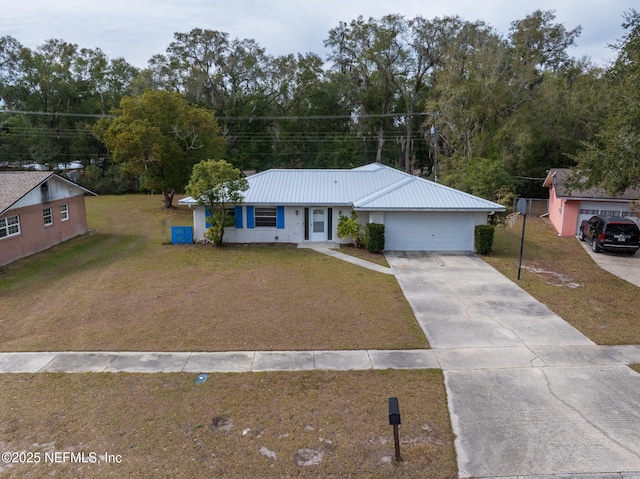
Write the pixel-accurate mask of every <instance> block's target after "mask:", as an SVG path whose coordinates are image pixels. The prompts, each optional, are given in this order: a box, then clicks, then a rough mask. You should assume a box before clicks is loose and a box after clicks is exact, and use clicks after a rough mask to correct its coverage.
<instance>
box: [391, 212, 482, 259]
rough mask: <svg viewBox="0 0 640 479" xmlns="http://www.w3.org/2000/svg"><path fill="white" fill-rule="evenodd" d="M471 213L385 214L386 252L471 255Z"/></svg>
mask: <svg viewBox="0 0 640 479" xmlns="http://www.w3.org/2000/svg"><path fill="white" fill-rule="evenodd" d="M474 218H475V215H474V213H469V212H461V213H456V212H446V213H434V212H429V213H420V212H386V213H385V214H384V225H385V227H384V234H385V249H387V250H389V251H473V250H474V244H473V243H474V238H473V237H474V226H475V221H474Z"/></svg>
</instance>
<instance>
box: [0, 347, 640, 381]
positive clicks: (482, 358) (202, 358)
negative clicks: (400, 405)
mask: <svg viewBox="0 0 640 479" xmlns="http://www.w3.org/2000/svg"><path fill="white" fill-rule="evenodd" d="M637 363H640V346H637V345H632V346H586V347H581V348H576V347H571V348H567V347H565V346H555V347H554V346H551V347H550V346H545V347H539V348H536V349H535V351H534V350H532V349H529V348H525V347H522V348H517V347H516V348H514V347H498V348H454V349H414V350H348V351H231V352H211V353H204V352H193V353H190V352H133V351H132V352H104V351H87V352H76V351H66V352H41V353H33V352H23V353H0V374H2V373H54V372H56V373H57V372H66V373H86V372H98V373H99V372H114V373H115V372H130V373H158V372H191V373H242V372H260V371H313V370H334V371H351V370H363V369H444V370H447V371H451V370H457V369H459V370H483V369H488V368H492V369H511V368H530V367H532V366H535V365H545V366H576V365H590V366H621V365H625V364H637Z"/></svg>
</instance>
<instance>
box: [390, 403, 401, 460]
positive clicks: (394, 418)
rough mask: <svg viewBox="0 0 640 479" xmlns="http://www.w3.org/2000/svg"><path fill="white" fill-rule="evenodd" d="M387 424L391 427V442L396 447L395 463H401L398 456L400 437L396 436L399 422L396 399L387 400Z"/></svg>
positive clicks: (398, 406)
mask: <svg viewBox="0 0 640 479" xmlns="http://www.w3.org/2000/svg"><path fill="white" fill-rule="evenodd" d="M389 424H390V425H391V426H393V440H394V442H395V445H396V462H400V461H402V457H401V456H400V435H399V434H398V426H399V425H400V424H401V421H400V405H399V404H398V398H389Z"/></svg>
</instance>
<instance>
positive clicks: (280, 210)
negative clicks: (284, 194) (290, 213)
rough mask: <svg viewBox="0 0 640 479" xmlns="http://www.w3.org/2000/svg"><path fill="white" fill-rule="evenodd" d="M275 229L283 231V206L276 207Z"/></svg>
mask: <svg viewBox="0 0 640 479" xmlns="http://www.w3.org/2000/svg"><path fill="white" fill-rule="evenodd" d="M276 228H278V229H284V206H276Z"/></svg>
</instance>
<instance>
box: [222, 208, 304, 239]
mask: <svg viewBox="0 0 640 479" xmlns="http://www.w3.org/2000/svg"><path fill="white" fill-rule="evenodd" d="M296 211H298V214H297V215H296ZM242 222H243V225H242V226H243V227H242V228H235V227H228V228H225V229H224V241H226V242H228V243H300V242H301V241H303V240H304V208H293V207H290V206H285V208H284V228H280V229H279V228H275V227H273V228H266V227H256V228H247V208H246V206H243V207H242Z"/></svg>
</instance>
